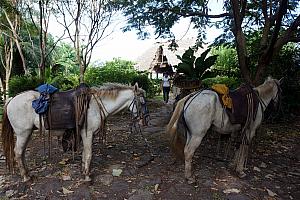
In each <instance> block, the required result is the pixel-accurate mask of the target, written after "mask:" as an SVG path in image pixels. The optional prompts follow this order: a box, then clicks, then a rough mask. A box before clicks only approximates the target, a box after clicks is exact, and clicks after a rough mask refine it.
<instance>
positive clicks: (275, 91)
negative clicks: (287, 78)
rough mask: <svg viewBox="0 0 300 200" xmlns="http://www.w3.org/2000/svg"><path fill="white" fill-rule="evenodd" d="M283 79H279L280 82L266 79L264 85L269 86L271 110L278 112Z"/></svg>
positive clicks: (269, 78)
mask: <svg viewBox="0 0 300 200" xmlns="http://www.w3.org/2000/svg"><path fill="white" fill-rule="evenodd" d="M283 79H284V78H281V79H280V80H277V79H273V78H271V77H268V78H267V79H266V81H265V84H266V85H269V87H270V88H271V91H272V94H271V102H270V103H271V104H272V107H273V109H275V110H278V109H279V106H280V100H281V93H282V90H281V87H280V86H281V85H282V83H283Z"/></svg>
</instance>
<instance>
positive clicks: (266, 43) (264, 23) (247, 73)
mask: <svg viewBox="0 0 300 200" xmlns="http://www.w3.org/2000/svg"><path fill="white" fill-rule="evenodd" d="M209 2H210V1H209V0H200V1H195V0H192V1H191V0H180V1H172V0H167V1H158V0H155V1H150V0H137V1H133V0H129V1H123V0H120V1H119V3H121V5H123V8H124V14H125V16H126V17H127V19H128V26H126V27H125V29H124V30H131V29H137V30H138V31H139V36H140V37H141V38H145V37H147V36H148V35H149V33H148V32H147V31H146V29H145V27H146V26H149V25H150V26H153V27H154V28H155V34H156V35H157V37H174V35H173V34H172V32H171V30H170V29H171V27H173V25H174V24H175V23H176V22H178V21H179V20H180V19H181V18H190V20H191V22H192V23H193V24H194V28H195V29H197V30H198V42H202V41H203V39H205V34H206V33H205V28H206V27H207V26H212V25H216V26H217V27H218V28H222V29H224V34H223V35H222V36H221V38H222V39H223V41H224V39H225V40H226V39H230V38H234V41H235V47H236V50H237V54H238V62H239V68H240V70H241V74H242V77H243V79H244V80H245V81H246V82H249V83H254V84H255V85H257V84H259V83H260V81H261V80H262V77H263V76H264V72H265V70H266V68H267V67H268V66H269V64H270V63H271V61H272V58H273V56H274V55H276V54H278V52H279V51H280V49H281V48H282V47H283V46H284V45H285V44H287V43H288V42H299V41H300V30H299V26H300V15H299V8H298V6H299V1H298V0H290V1H288V0H256V1H252V0H248V1H247V0H224V1H223V3H224V4H223V5H224V7H223V11H222V12H221V13H219V14H210V11H211V7H209V6H210V4H208V3H209ZM297 9H298V13H297ZM253 31H260V32H261V34H260V46H261V48H260V49H259V52H258V54H259V56H258V59H257V60H256V61H255V62H256V70H255V71H254V72H253V71H251V70H250V67H249V62H250V60H251V59H252V58H251V57H250V56H249V53H248V51H247V43H246V34H248V33H249V32H253ZM219 39H220V38H219ZM252 74H253V75H252Z"/></svg>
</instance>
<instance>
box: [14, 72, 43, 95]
mask: <svg viewBox="0 0 300 200" xmlns="http://www.w3.org/2000/svg"><path fill="white" fill-rule="evenodd" d="M42 83H43V81H42V80H41V79H40V78H38V77H37V76H31V75H17V76H13V77H12V78H11V79H10V80H9V90H8V95H9V96H10V97H12V96H16V95H17V94H18V93H20V92H23V91H26V90H34V89H35V88H36V87H38V86H39V85H41V84H42Z"/></svg>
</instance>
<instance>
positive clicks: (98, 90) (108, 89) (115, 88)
mask: <svg viewBox="0 0 300 200" xmlns="http://www.w3.org/2000/svg"><path fill="white" fill-rule="evenodd" d="M128 89H130V90H133V89H134V87H133V86H129V85H124V84H120V83H104V84H103V85H102V86H101V87H92V88H91V91H92V93H95V94H97V95H98V96H105V97H108V98H111V99H116V98H117V96H118V95H119V93H120V92H121V91H123V90H128ZM139 92H141V93H144V90H143V89H141V88H139Z"/></svg>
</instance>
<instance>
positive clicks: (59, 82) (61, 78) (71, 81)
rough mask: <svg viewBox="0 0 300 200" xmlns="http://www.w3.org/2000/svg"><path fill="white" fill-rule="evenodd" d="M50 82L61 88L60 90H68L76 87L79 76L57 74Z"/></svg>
mask: <svg viewBox="0 0 300 200" xmlns="http://www.w3.org/2000/svg"><path fill="white" fill-rule="evenodd" d="M48 83H49V84H51V85H53V86H55V87H57V88H59V90H60V91H66V90H70V89H74V88H75V87H76V86H78V85H79V76H78V75H75V74H74V75H64V74H59V75H57V76H55V77H54V78H53V79H51V81H49V82H48Z"/></svg>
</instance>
